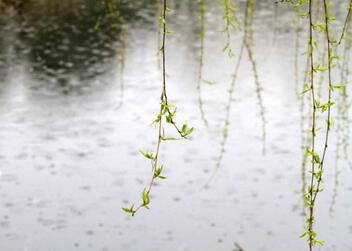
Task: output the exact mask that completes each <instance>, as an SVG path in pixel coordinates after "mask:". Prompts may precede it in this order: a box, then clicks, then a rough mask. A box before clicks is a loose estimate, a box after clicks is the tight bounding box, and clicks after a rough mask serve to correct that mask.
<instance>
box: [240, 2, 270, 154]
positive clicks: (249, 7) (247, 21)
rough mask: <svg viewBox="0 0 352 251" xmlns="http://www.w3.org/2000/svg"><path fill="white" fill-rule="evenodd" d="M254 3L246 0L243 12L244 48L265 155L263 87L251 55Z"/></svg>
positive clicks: (252, 54) (265, 122)
mask: <svg viewBox="0 0 352 251" xmlns="http://www.w3.org/2000/svg"><path fill="white" fill-rule="evenodd" d="M254 3H255V0H247V4H246V10H245V18H244V46H245V48H246V51H247V54H248V59H249V62H250V63H251V66H252V72H253V77H254V83H255V93H256V96H257V102H258V106H259V110H260V117H261V121H262V143H263V147H262V153H263V154H265V152H266V124H267V121H266V112H265V107H264V101H263V94H262V92H263V87H262V84H261V82H260V80H259V75H258V69H257V63H256V60H255V58H254V53H253V30H252V23H253V15H254Z"/></svg>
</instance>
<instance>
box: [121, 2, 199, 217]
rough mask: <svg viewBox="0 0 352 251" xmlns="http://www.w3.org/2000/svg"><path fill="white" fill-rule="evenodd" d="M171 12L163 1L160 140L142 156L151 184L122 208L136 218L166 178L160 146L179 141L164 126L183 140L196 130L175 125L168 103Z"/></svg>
mask: <svg viewBox="0 0 352 251" xmlns="http://www.w3.org/2000/svg"><path fill="white" fill-rule="evenodd" d="M168 12H170V9H169V8H168V7H167V0H164V1H163V9H162V15H161V17H160V22H161V23H162V40H161V41H162V44H161V48H160V51H161V57H162V91H161V96H160V111H159V113H158V115H157V118H156V119H155V120H154V121H153V124H154V125H156V126H157V132H158V138H157V143H156V149H155V152H154V153H148V152H144V151H141V154H142V155H143V156H144V157H145V158H147V159H148V160H149V161H150V162H151V167H152V176H151V178H150V181H149V184H148V185H147V187H145V188H144V190H143V192H142V196H141V197H142V201H141V203H140V204H139V205H138V206H136V207H135V205H134V204H132V205H131V206H130V207H124V208H122V210H123V211H125V212H126V213H128V214H131V215H132V216H134V215H135V214H136V213H137V212H138V211H139V210H140V209H142V208H146V209H149V204H150V193H151V191H152V188H153V186H154V184H155V182H156V180H162V179H165V178H166V177H165V176H163V169H164V166H163V165H162V164H159V156H160V146H161V143H162V142H164V141H170V140H177V138H171V137H167V136H166V135H165V129H164V124H165V123H168V124H171V125H173V127H174V128H175V129H176V131H177V132H178V134H179V135H180V136H181V138H187V136H189V135H190V134H191V133H192V132H193V130H194V128H193V127H192V128H189V127H188V125H187V123H184V124H183V126H182V127H181V128H179V127H178V126H177V125H176V123H175V114H176V107H175V106H174V105H172V104H170V103H169V102H168V97H167V92H166V36H167V35H168V34H172V33H173V31H171V30H170V29H169V28H168V27H167V13H168Z"/></svg>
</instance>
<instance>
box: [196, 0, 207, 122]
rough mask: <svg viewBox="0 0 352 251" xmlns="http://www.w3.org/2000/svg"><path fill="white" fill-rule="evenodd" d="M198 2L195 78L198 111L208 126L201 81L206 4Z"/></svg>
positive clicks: (202, 1) (203, 0)
mask: <svg viewBox="0 0 352 251" xmlns="http://www.w3.org/2000/svg"><path fill="white" fill-rule="evenodd" d="M198 4H199V16H198V18H199V22H200V31H199V41H200V49H199V69H198V79H197V91H198V107H199V111H200V116H201V119H202V121H203V122H204V124H205V126H208V120H207V118H206V116H205V112H204V102H203V97H202V90H203V89H202V83H203V82H204V80H203V69H204V41H205V30H206V19H205V18H206V17H205V14H206V4H205V0H198Z"/></svg>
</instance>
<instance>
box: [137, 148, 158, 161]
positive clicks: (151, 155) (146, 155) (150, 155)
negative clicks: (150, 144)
mask: <svg viewBox="0 0 352 251" xmlns="http://www.w3.org/2000/svg"><path fill="white" fill-rule="evenodd" d="M139 152H140V153H141V154H142V155H143V156H144V157H146V158H147V159H150V160H155V156H154V155H153V154H152V153H147V152H144V151H142V150H140V151H139Z"/></svg>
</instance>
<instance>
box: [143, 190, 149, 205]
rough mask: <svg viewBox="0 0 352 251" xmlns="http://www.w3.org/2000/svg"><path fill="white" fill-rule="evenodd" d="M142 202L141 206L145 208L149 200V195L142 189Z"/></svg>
mask: <svg viewBox="0 0 352 251" xmlns="http://www.w3.org/2000/svg"><path fill="white" fill-rule="evenodd" d="M142 200H143V206H144V207H147V206H148V205H149V203H150V199H149V193H148V192H147V191H146V189H144V190H143V192H142Z"/></svg>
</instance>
